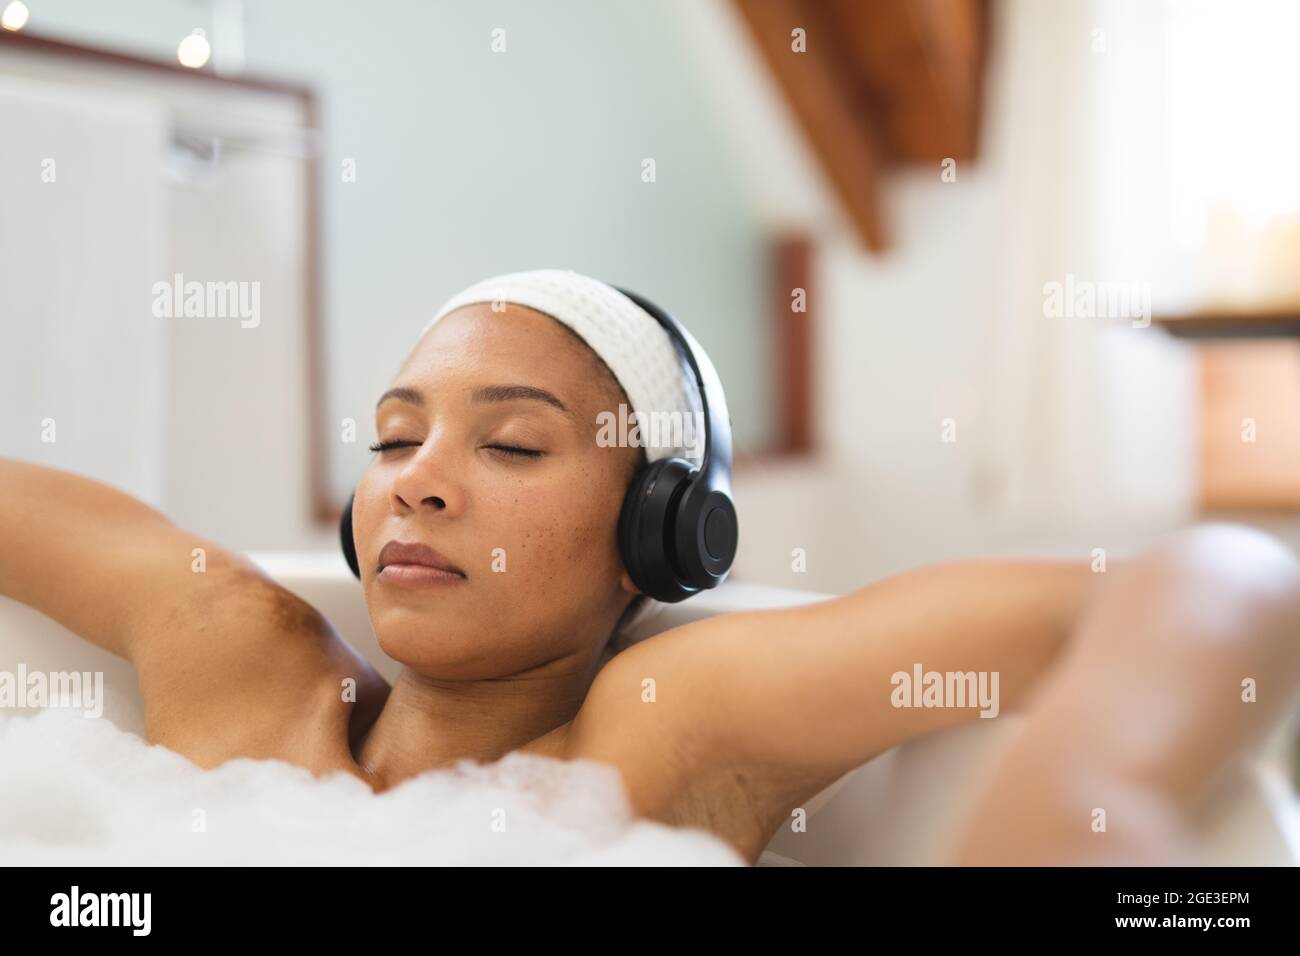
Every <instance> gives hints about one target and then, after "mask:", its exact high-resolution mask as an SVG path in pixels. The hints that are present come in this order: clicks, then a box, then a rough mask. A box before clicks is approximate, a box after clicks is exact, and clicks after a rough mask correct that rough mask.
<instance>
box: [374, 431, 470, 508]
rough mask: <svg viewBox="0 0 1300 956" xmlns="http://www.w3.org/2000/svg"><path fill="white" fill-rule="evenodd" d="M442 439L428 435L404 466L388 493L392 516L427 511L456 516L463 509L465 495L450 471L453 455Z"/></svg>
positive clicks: (452, 471)
mask: <svg viewBox="0 0 1300 956" xmlns="http://www.w3.org/2000/svg"><path fill="white" fill-rule="evenodd" d="M446 444H447V440H446V438H445V437H438V436H434V435H430V436H429V438H428V439H426V440H425V442H424V444H423V445H421V446H420V447H419V448H417V449H416V450H415V454H414V455H412V456H411V457H410V458H409V459H408V460H407V461H406V462H404V463H403V465H402V467H401V469H400V470H399V471H398V473H397V475H396V477H395V478H394V479H393V485H392V488H391V489H390V490H389V493H388V502H389V507H391V508H392V509H393V513H394V514H406V513H409V512H411V511H419V510H422V509H423V510H428V511H435V512H440V513H445V514H458V513H459V512H460V511H461V509H462V508H463V506H464V499H465V496H464V493H463V490H462V489H461V486H460V483H459V481H457V480H456V479H455V478H454V477H453V475H454V474H455V471H454V469H452V468H450V467H449V466H450V463H451V461H452V458H453V456H452V455H451V453H450V450H449V449H447V448H446Z"/></svg>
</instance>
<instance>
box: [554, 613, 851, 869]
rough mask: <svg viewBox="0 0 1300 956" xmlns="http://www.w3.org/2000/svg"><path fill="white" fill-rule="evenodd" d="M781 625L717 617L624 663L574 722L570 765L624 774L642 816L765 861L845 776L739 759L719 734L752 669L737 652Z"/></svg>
mask: <svg viewBox="0 0 1300 956" xmlns="http://www.w3.org/2000/svg"><path fill="white" fill-rule="evenodd" d="M773 617H777V618H779V619H788V618H786V617H785V615H784V613H783V612H781V611H756V612H743V613H733V614H723V615H718V616H716V617H710V618H708V619H705V620H702V621H696V622H692V623H690V624H687V625H683V626H681V627H677V628H673V629H672V630H670V631H665V632H663V633H662V634H657V635H655V636H654V637H651V638H648V639H646V640H644V641H641V642H639V643H638V644H636V645H634V646H632V647H630V648H628V649H627V650H625V651H623V652H622V653H620V654H618V655H617V656H615V657H614V658H613V659H612V660H610V661H609V663H607V664H606V665H605V667H604V668H603V669H602V670H601V671H600V673H599V674H598V675H597V677H596V680H595V681H594V683H593V684H592V687H591V690H590V692H589V693H588V695H587V699H586V701H585V702H584V703H583V706H582V709H581V710H580V711H579V713H578V715H577V717H576V718H575V719H574V721H573V724H572V726H571V728H570V732H569V735H568V740H567V746H566V751H567V753H566V756H568V757H569V758H570V759H574V758H586V759H591V760H597V761H600V762H603V763H607V764H610V765H613V766H614V767H616V768H617V769H618V770H619V772H620V773H621V775H622V777H623V780H624V783H625V785H626V787H627V791H628V796H629V799H630V800H631V802H632V805H633V808H634V810H635V811H636V812H637V814H638V815H639V816H642V817H645V818H647V819H652V820H656V821H659V822H662V823H667V824H670V825H673V826H691V827H701V828H703V829H706V830H709V831H711V832H713V833H714V834H716V835H718V836H720V837H722V838H723V839H725V840H727V841H728V842H729V843H731V844H732V845H733V846H735V847H736V848H737V849H738V850H739V851H740V852H741V854H742V855H743V856H745V857H746V858H747V859H749V860H751V861H753V860H756V859H757V857H758V855H759V854H760V853H761V852H762V849H763V847H764V846H766V844H767V842H768V841H769V840H770V839H771V836H772V834H773V833H774V831H775V829H776V827H777V826H779V825H780V823H781V822H782V821H783V820H784V819H786V818H787V816H788V814H789V812H790V809H791V808H793V807H795V806H798V805H799V804H800V803H801V802H802V801H803V800H804V799H806V797H808V796H811V795H813V794H815V793H817V792H819V791H820V790H821V789H823V788H824V787H826V786H828V785H829V784H831V783H833V782H834V780H835V779H837V777H838V776H839V775H838V774H833V773H832V774H829V775H827V774H819V773H808V772H806V771H805V770H802V769H801V768H794V767H789V766H786V765H783V764H782V763H780V762H779V761H769V760H764V759H762V758H761V757H759V758H756V757H753V756H751V755H748V754H745V753H741V752H738V751H736V750H734V749H732V748H729V747H728V746H727V743H726V741H725V739H724V738H723V736H722V735H720V734H719V733H718V732H717V731H718V729H719V727H720V726H722V725H723V723H724V716H723V714H722V712H721V711H720V708H723V707H729V706H731V704H730V703H729V695H728V693H727V692H726V688H727V687H728V686H730V685H731V684H732V683H733V680H734V674H735V672H736V671H737V670H740V669H743V668H744V667H745V666H746V661H745V660H744V659H743V658H742V657H736V656H729V655H732V654H735V653H736V645H735V643H734V642H735V640H736V639H737V638H738V637H740V636H742V635H743V634H744V633H745V632H746V630H748V629H749V628H752V627H753V626H754V625H755V623H758V624H759V625H760V626H761V625H766V624H767V623H768V622H769V621H770V620H771V619H772V618H773ZM751 703H752V705H753V706H754V707H756V708H757V707H762V701H761V700H754V701H752V702H751Z"/></svg>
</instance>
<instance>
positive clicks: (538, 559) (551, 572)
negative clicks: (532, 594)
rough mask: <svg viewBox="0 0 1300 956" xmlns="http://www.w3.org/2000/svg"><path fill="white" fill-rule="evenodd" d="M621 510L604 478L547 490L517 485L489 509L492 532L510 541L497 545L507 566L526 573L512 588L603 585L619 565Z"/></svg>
mask: <svg viewBox="0 0 1300 956" xmlns="http://www.w3.org/2000/svg"><path fill="white" fill-rule="evenodd" d="M611 488H614V489H618V490H612V491H611V490H609V489H611ZM596 489H599V490H596ZM621 507H622V498H621V488H619V486H617V485H616V484H615V483H613V482H612V481H611V480H610V477H609V476H608V475H605V474H604V473H603V472H594V471H587V472H583V471H579V472H578V474H577V475H576V476H575V477H574V478H572V479H571V480H569V481H565V482H557V483H555V484H554V485H550V486H548V487H546V488H536V487H528V486H525V485H520V487H519V488H518V489H516V490H515V493H514V494H508V495H503V496H502V497H501V498H500V499H499V501H498V502H497V503H496V504H495V506H493V507H491V508H490V509H489V510H490V513H491V514H492V519H491V526H492V528H493V530H494V532H496V533H497V535H498V537H500V538H501V539H502V540H508V542H509V543H508V544H503V545H501V547H503V548H505V549H506V554H507V560H508V562H509V567H510V568H511V569H513V568H514V567H518V569H519V570H520V571H521V572H526V573H525V574H522V575H521V576H520V577H519V578H518V579H516V581H515V583H516V584H518V585H523V586H525V587H527V588H528V589H529V590H532V589H534V588H535V587H536V588H543V587H548V586H554V585H556V584H557V583H558V582H560V581H568V580H574V579H577V580H589V581H590V582H591V583H592V584H593V585H601V584H602V579H603V578H604V577H606V575H607V572H609V571H611V570H615V569H617V568H618V567H619V566H620V564H619V558H618V515H619V510H620V509H621Z"/></svg>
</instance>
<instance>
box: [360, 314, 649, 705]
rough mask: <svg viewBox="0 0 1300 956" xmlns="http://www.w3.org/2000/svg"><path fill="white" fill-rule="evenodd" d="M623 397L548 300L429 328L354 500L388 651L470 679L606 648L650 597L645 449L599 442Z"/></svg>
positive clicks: (383, 408)
mask: <svg viewBox="0 0 1300 956" xmlns="http://www.w3.org/2000/svg"><path fill="white" fill-rule="evenodd" d="M620 401H626V399H625V398H624V397H623V393H622V391H621V389H619V387H618V385H617V383H616V382H615V381H614V380H613V378H612V376H610V375H609V373H608V371H607V370H605V369H604V367H603V366H602V365H601V364H600V362H599V360H598V359H596V358H595V356H594V355H593V354H592V353H591V352H590V350H588V349H587V348H586V346H585V345H583V344H582V342H580V341H579V340H578V339H577V338H576V337H575V336H573V335H572V334H571V333H570V332H569V331H568V330H567V329H565V328H563V327H562V326H561V325H560V324H559V323H558V322H557V321H556V320H554V319H552V318H551V317H549V316H547V315H545V314H543V313H540V312H536V311H534V310H532V309H528V308H524V307H522V306H517V305H510V306H508V307H507V309H506V311H504V312H493V311H492V308H491V306H490V305H489V304H487V303H484V304H482V305H472V306H466V307H464V308H461V309H458V310H456V311H455V312H452V313H450V314H448V315H447V316H445V317H444V318H443V319H441V320H440V321H439V322H438V323H437V324H436V325H435V326H434V327H433V329H432V330H430V331H429V333H428V334H427V335H425V336H424V337H423V338H422V339H421V341H420V342H419V343H418V344H417V345H416V347H415V350H414V351H413V352H412V353H411V355H410V357H409V358H408V359H407V360H406V363H405V364H404V365H403V366H402V368H401V370H400V371H399V372H398V373H397V376H396V378H395V379H394V381H393V387H392V388H391V389H390V390H389V391H388V392H386V393H385V395H384V397H383V398H382V399H381V400H380V403H379V405H378V408H377V409H376V413H375V429H376V434H377V436H378V441H379V443H380V445H387V446H390V447H388V448H386V449H385V450H381V451H379V452H378V453H377V454H376V455H375V458H374V461H373V462H372V464H371V465H370V467H369V468H368V469H367V470H366V472H365V474H364V476H363V477H362V479H361V482H360V484H359V485H358V486H357V491H356V498H355V500H354V503H353V510H352V520H353V532H354V537H355V539H356V545H357V558H358V560H359V562H360V566H361V580H362V583H363V584H364V586H365V594H366V605H367V607H368V609H369V612H370V619H371V623H372V624H373V626H374V630H375V636H376V637H377V638H378V640H379V644H380V646H381V647H382V648H383V649H384V652H385V653H386V654H388V655H389V656H390V657H392V658H394V659H395V660H398V661H401V662H402V663H404V664H406V665H407V666H409V667H411V668H413V669H414V670H416V671H418V672H420V673H424V674H427V675H428V676H435V677H447V678H456V679H462V680H463V679H475V678H485V677H496V676H503V675H506V674H513V673H518V672H519V671H521V670H524V669H527V668H531V667H535V666H538V665H541V664H545V663H547V662H549V661H552V660H555V659H557V658H561V657H565V656H570V655H578V656H579V657H582V658H589V657H590V658H594V656H595V655H596V654H597V653H598V652H599V651H600V649H601V648H602V647H603V645H604V642H605V640H606V638H607V637H608V636H609V633H610V631H611V630H612V629H613V627H614V625H615V623H616V622H617V620H618V617H619V615H620V613H621V612H622V610H623V608H624V607H625V606H626V605H627V603H628V601H629V600H630V598H631V597H632V596H633V595H634V594H635V593H636V589H635V587H634V586H633V584H632V582H631V580H630V579H629V578H628V576H627V574H626V572H625V571H624V569H623V564H622V560H621V558H620V557H619V553H618V539H617V526H618V515H619V509H620V507H621V505H622V501H623V494H624V492H625V491H626V488H627V484H628V480H629V478H630V476H631V473H632V470H633V468H634V467H635V463H636V461H637V460H638V458H639V454H640V453H639V449H636V448H627V447H624V448H619V447H602V446H601V445H599V444H597V442H596V434H597V424H596V422H597V417H596V416H597V413H598V412H600V411H605V410H608V411H613V412H615V413H616V414H617V411H618V405H619V402H620ZM393 542H395V543H396V544H392V543H393ZM402 544H405V545H423V546H426V547H428V548H431V549H432V550H433V551H434V552H436V553H437V555H439V556H440V559H441V560H440V561H439V563H442V564H447V565H450V566H453V567H454V568H456V569H458V570H459V573H447V572H437V571H432V570H429V569H428V568H420V567H418V566H417V567H413V566H412V565H411V563H410V562H412V561H414V562H417V563H418V562H419V561H421V560H424V559H427V558H428V554H427V553H425V554H424V555H423V556H420V555H419V554H418V553H417V552H415V551H407V552H405V553H404V552H403V551H402V549H400V548H398V545H402ZM386 546H388V547H387V550H385V547H386ZM413 554H415V555H416V556H415V557H412V555H413ZM381 566H382V569H381Z"/></svg>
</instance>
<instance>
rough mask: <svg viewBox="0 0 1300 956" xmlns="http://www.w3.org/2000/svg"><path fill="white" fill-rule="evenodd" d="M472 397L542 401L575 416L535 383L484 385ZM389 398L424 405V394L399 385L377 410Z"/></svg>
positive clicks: (421, 406)
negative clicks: (534, 384)
mask: <svg viewBox="0 0 1300 956" xmlns="http://www.w3.org/2000/svg"><path fill="white" fill-rule="evenodd" d="M470 398H471V399H472V400H473V401H475V402H480V403H486V402H513V401H518V400H520V399H523V400H526V401H533V402H542V403H544V404H546V405H550V406H551V407H552V408H556V409H559V410H560V411H561V412H563V413H564V414H565V415H567V416H569V417H570V418H573V417H574V415H573V412H572V411H571V410H570V409H569V406H567V405H565V404H564V402H562V401H560V400H559V399H558V398H556V397H555V395H553V394H552V393H551V392H548V391H547V390H546V389H544V388H537V387H536V386H533V385H484V386H482V387H481V388H476V389H475V390H474V392H473V394H472V395H471V396H470ZM389 399H395V400H397V401H399V402H406V403H408V404H410V405H414V406H416V407H417V408H423V407H424V396H423V395H422V394H421V393H420V392H418V391H416V390H415V389H413V388H407V387H405V386H400V385H399V386H398V387H397V388H390V389H389V390H388V391H386V392H384V394H383V395H380V396H379V401H378V402H376V403H375V410H376V411H378V409H379V406H380V405H382V404H384V402H386V401H388V400H389Z"/></svg>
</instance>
